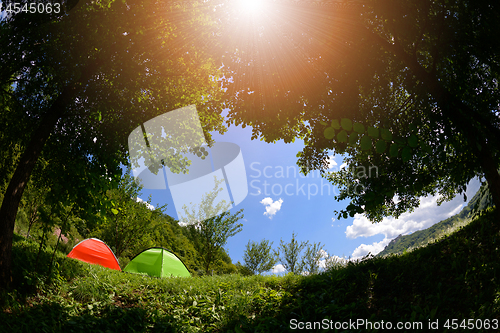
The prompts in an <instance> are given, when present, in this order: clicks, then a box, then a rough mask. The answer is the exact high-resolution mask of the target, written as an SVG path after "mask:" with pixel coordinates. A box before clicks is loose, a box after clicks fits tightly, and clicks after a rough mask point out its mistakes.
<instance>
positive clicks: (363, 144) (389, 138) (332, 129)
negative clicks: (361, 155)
mask: <svg viewBox="0 0 500 333" xmlns="http://www.w3.org/2000/svg"><path fill="white" fill-rule="evenodd" d="M320 124H321V125H323V126H325V129H324V131H323V134H324V136H325V138H326V139H328V140H332V141H333V143H337V144H341V143H345V144H348V145H350V146H352V147H354V148H359V149H361V150H362V151H367V152H374V151H375V152H377V153H378V154H384V153H385V154H387V155H388V156H390V157H392V158H395V157H401V159H402V161H403V162H407V161H409V160H410V159H411V158H412V155H413V154H414V153H415V151H416V148H417V147H420V148H421V149H422V151H424V152H428V153H430V152H431V150H430V147H429V146H428V145H426V144H424V143H423V142H422V141H421V140H419V139H418V136H417V127H416V126H414V125H410V131H411V132H409V133H408V136H406V137H397V136H395V135H393V134H392V132H391V130H389V129H387V128H378V127H373V126H365V125H363V124H362V123H359V122H354V123H353V121H352V120H351V119H349V118H342V119H341V120H340V121H339V120H338V119H333V120H332V121H331V123H330V124H328V123H326V122H324V121H320Z"/></svg>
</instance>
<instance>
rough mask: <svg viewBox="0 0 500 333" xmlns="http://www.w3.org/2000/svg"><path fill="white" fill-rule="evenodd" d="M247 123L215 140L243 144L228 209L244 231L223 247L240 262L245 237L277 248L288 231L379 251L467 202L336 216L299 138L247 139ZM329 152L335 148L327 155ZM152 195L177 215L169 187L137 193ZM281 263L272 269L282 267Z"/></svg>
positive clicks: (331, 244)
mask: <svg viewBox="0 0 500 333" xmlns="http://www.w3.org/2000/svg"><path fill="white" fill-rule="evenodd" d="M250 137H251V128H249V127H246V128H245V129H243V128H241V127H237V126H230V127H229V130H228V132H226V133H225V134H224V135H220V134H218V133H215V134H214V135H213V138H214V140H215V141H216V142H231V143H235V144H237V145H238V146H239V147H240V148H241V152H242V155H243V160H244V164H245V169H246V175H247V183H248V195H247V197H246V198H245V199H244V200H243V201H242V202H241V203H240V204H238V205H237V206H236V207H235V208H232V209H231V213H235V212H236V211H237V210H239V209H241V208H243V210H244V211H243V213H244V219H242V220H240V222H241V223H243V230H242V231H241V232H240V233H238V234H237V235H235V236H234V237H232V238H230V239H229V241H228V243H227V246H226V250H227V251H228V253H229V255H230V257H231V259H232V260H233V263H236V262H237V261H240V262H241V263H243V254H244V251H245V245H246V244H247V243H248V241H249V240H251V241H260V240H262V239H268V240H270V241H271V242H273V248H276V247H277V246H278V244H279V242H280V239H283V240H284V241H285V242H289V241H290V239H291V236H292V233H295V235H296V238H297V240H298V241H309V242H310V243H318V242H321V244H322V245H324V246H323V248H324V250H326V251H327V252H328V253H329V254H330V255H335V256H339V257H346V258H348V257H351V258H361V257H363V256H365V255H367V254H368V253H369V252H371V253H372V254H377V253H378V252H380V251H382V250H383V249H384V247H385V246H386V245H387V244H388V243H389V242H390V241H391V240H392V239H394V238H395V237H397V236H398V235H399V234H403V235H405V234H409V233H411V232H414V231H417V230H422V229H425V228H428V227H430V226H431V225H433V224H435V223H437V222H439V221H442V220H444V219H446V218H448V217H450V216H452V215H454V214H456V213H458V212H459V211H460V210H461V208H462V207H463V206H464V205H465V204H466V203H464V201H463V196H458V197H456V198H455V199H453V200H452V201H449V202H445V203H443V204H442V205H441V206H438V205H437V197H426V198H422V199H421V205H420V207H419V208H417V209H416V210H415V211H413V212H412V213H405V214H403V215H402V216H400V218H399V219H394V218H385V219H384V220H383V221H382V222H380V223H377V224H372V223H371V222H370V221H368V220H367V219H366V218H365V217H364V216H362V215H356V216H355V217H353V218H348V219H340V220H337V219H336V218H335V217H336V214H334V212H333V211H334V210H341V209H343V208H345V207H346V206H347V204H348V202H347V201H344V202H337V201H335V199H334V195H335V194H337V193H338V189H337V188H334V187H333V186H332V185H331V184H329V183H328V182H327V181H326V180H325V179H323V178H321V177H319V175H318V173H317V172H314V173H313V174H312V175H308V176H307V177H305V176H304V175H302V174H300V173H299V169H298V167H297V165H296V161H297V157H296V154H297V153H298V152H299V151H301V150H302V148H303V142H302V141H300V140H296V141H295V142H294V143H290V144H285V143H284V142H283V141H280V142H277V143H275V144H268V143H265V142H263V141H259V140H251V139H250ZM331 155H333V153H332V154H331ZM342 163H343V161H342V157H341V156H338V155H337V156H335V157H334V158H333V157H332V159H331V166H332V170H338V169H339V168H340V167H342ZM478 188H479V182H478V181H474V182H473V183H472V184H470V185H469V186H468V190H467V197H468V198H472V197H473V195H474V194H475V193H476V191H477V189H478ZM149 195H151V198H152V202H151V203H152V204H153V205H155V206H156V205H158V204H160V205H163V204H165V203H167V204H168V206H167V210H166V213H167V214H168V215H171V216H172V217H174V218H177V214H176V209H175V207H174V204H173V201H172V197H171V195H170V192H169V190H168V189H167V190H146V189H144V190H143V191H142V195H141V198H142V199H147V197H148V196H149ZM282 271H283V269H282V267H281V266H277V267H276V268H275V269H274V272H275V273H280V272H282Z"/></svg>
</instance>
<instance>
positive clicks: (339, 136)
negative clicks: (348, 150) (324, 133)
mask: <svg viewBox="0 0 500 333" xmlns="http://www.w3.org/2000/svg"><path fill="white" fill-rule="evenodd" d="M337 141H338V142H347V132H346V131H344V130H342V131H340V133H339V134H337Z"/></svg>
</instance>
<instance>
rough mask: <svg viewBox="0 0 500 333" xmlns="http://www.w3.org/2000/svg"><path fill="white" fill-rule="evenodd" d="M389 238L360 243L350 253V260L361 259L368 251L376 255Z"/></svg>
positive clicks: (387, 242) (388, 241) (383, 247)
mask: <svg viewBox="0 0 500 333" xmlns="http://www.w3.org/2000/svg"><path fill="white" fill-rule="evenodd" d="M390 242H391V240H390V239H389V238H387V237H386V238H384V239H383V240H381V241H380V242H375V243H372V244H361V245H360V246H358V247H357V248H356V249H355V250H354V252H353V253H352V256H351V260H356V259H361V258H363V257H365V256H366V255H367V254H368V253H371V254H373V255H376V254H377V253H379V252H381V251H382V250H383V249H385V247H386V246H387V244H389V243H390Z"/></svg>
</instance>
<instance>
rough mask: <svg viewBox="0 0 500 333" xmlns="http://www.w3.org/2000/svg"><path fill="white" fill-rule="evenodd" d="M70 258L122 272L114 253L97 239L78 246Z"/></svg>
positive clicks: (82, 242)
mask: <svg viewBox="0 0 500 333" xmlns="http://www.w3.org/2000/svg"><path fill="white" fill-rule="evenodd" d="M68 257H69V258H74V259H77V260H80V261H83V262H86V263H89V264H95V265H101V266H104V267H108V268H111V269H116V270H117V271H121V269H120V264H119V263H118V260H117V259H116V256H115V254H114V253H113V251H111V249H110V248H109V246H107V245H106V243H104V242H103V241H102V240H100V239H97V238H88V239H85V240H83V241H81V242H80V243H78V244H76V245H75V246H74V247H73V249H72V250H71V252H70V253H69V254H68Z"/></svg>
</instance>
